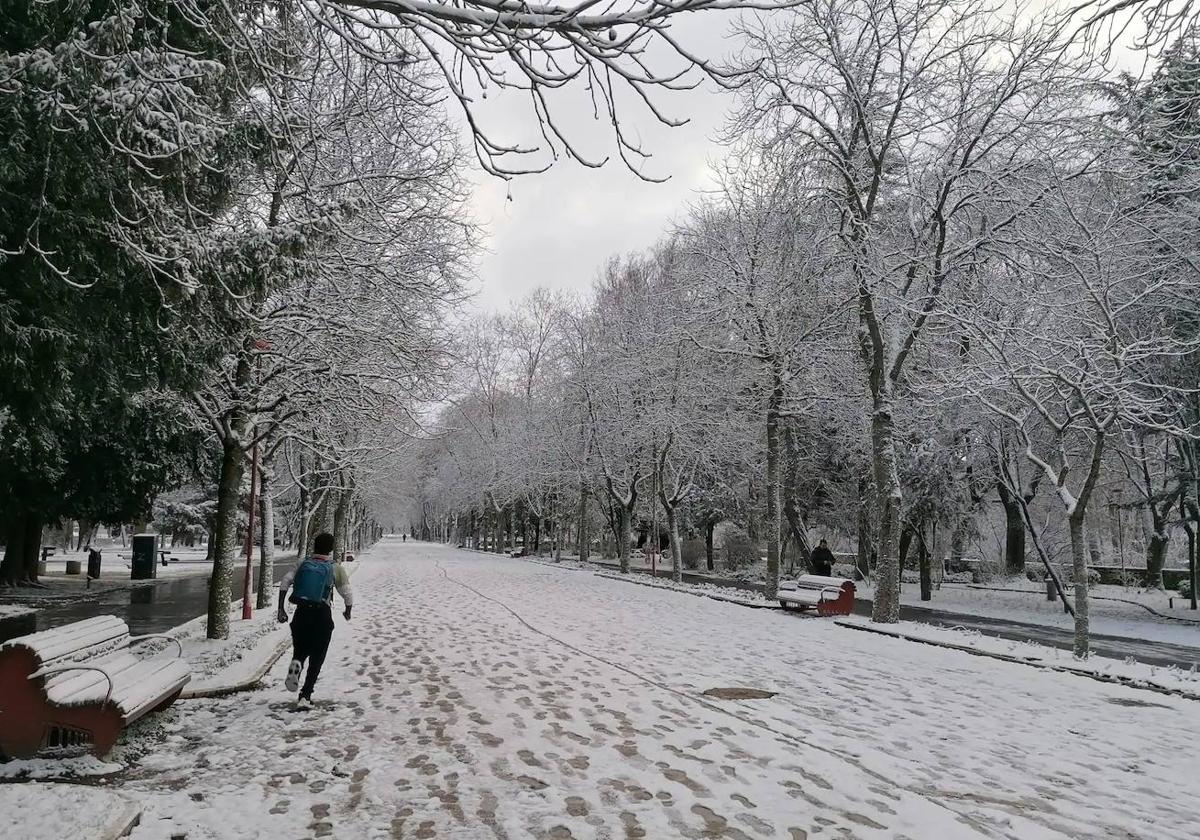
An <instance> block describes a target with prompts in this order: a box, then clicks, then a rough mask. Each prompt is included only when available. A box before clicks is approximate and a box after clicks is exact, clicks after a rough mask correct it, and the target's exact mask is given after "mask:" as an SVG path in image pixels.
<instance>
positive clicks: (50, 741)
mask: <svg viewBox="0 0 1200 840" xmlns="http://www.w3.org/2000/svg"><path fill="white" fill-rule="evenodd" d="M152 638H170V637H166V636H159V635H155V636H136V637H131V636H130V635H129V627H128V626H127V625H126V624H125V622H124V621H121V620H120V619H119V618H116V617H115V616H107V615H106V616H99V617H97V618H89V619H85V620H84V621H77V622H75V623H73V624H66V625H64V626H62V627H56V628H54V629H53V630H43V631H42V632H40V633H31V634H29V635H28V636H20V637H18V638H16V639H10V640H9V641H7V642H5V643H4V644H3V645H0V755H3V756H7V757H9V758H29V757H32V756H34V755H38V754H45V753H50V754H61V753H79V752H87V751H90V752H92V753H94V754H95V755H104V754H105V753H107V752H108V751H109V750H110V749H112V746H113V744H114V743H115V742H116V740H117V736H118V735H120V734H121V730H122V729H124V728H125V727H127V726H129V725H130V724H131V723H133V722H134V721H135V720H138V719H139V718H141V717H144V716H145V715H148V714H150V713H151V712H156V711H159V710H160V709H164V708H166V707H167V706H169V705H171V703H173V702H175V698H177V697H178V696H179V692H180V691H182V690H183V687H184V686H185V685H186V684H187V682H188V680H189V679H191V674H190V672H189V669H188V665H187V663H186V662H185V661H184V660H183V659H182V658H175V657H171V656H153V657H147V658H139V657H137V656H134V655H133V653H132V652H130V645H131V644H134V643H137V642H140V641H144V640H146V639H152ZM171 641H174V642H175V644H176V645H177V646H179V648H180V650H179V653H180V655H181V656H182V653H183V650H182V646H180V645H179V642H178V640H176V639H171Z"/></svg>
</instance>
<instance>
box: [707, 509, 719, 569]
mask: <svg viewBox="0 0 1200 840" xmlns="http://www.w3.org/2000/svg"><path fill="white" fill-rule="evenodd" d="M715 530H717V523H716V521H714V520H713V519H706V520H704V565H705V568H707V569H708V570H709V571H710V572H713V571H716V568H717V565H716V561H715V559H714V558H713V531H715Z"/></svg>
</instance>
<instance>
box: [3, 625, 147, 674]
mask: <svg viewBox="0 0 1200 840" xmlns="http://www.w3.org/2000/svg"><path fill="white" fill-rule="evenodd" d="M128 638H129V627H128V625H126V624H125V622H124V621H122V620H121V619H119V618H117V617H116V616H112V615H102V616H97V617H95V618H86V619H84V620H83V621H76V622H74V623H73V624H65V625H63V626H62V627H55V628H54V629H52V630H42V631H40V632H37V633H30V634H29V635H27V636H18V637H17V638H15V639H9V640H8V641H7V642H5V643H4V644H3V645H0V651H2V650H5V649H6V648H17V647H20V648H24V649H26V650H28V651H29V652H30V653H32V654H33V656H34V658H35V659H36V660H37V661H38V663H39V666H40V667H48V666H51V665H59V664H62V663H65V662H82V661H84V660H86V659H91V658H93V657H96V656H101V655H104V654H106V653H108V652H110V651H114V650H118V649H120V648H123V647H124V646H125V641H126V639H128Z"/></svg>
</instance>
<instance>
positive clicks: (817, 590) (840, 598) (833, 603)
mask: <svg viewBox="0 0 1200 840" xmlns="http://www.w3.org/2000/svg"><path fill="white" fill-rule="evenodd" d="M775 597H776V598H777V599H778V600H779V603H780V605H781V606H782V607H783V608H784V609H785V610H787V609H791V608H792V607H797V608H799V609H800V610H810V609H815V610H816V611H817V615H820V616H827V615H850V613H851V611H852V610H853V609H854V581H852V580H847V579H846V578H836V577H826V576H824V575H801V576H800V577H798V578H796V579H795V580H781V581H780V582H779V589H778V591H777V592H776V594H775Z"/></svg>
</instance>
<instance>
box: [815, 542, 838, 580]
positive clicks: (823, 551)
mask: <svg viewBox="0 0 1200 840" xmlns="http://www.w3.org/2000/svg"><path fill="white" fill-rule="evenodd" d="M809 565H810V566H811V567H812V570H813V574H814V575H826V576H828V575H832V574H833V552H832V551H830V550H829V549H828V548H826V547H825V546H821V545H819V546H817V547H816V548H814V549H813V553H812V556H811V557H810V558H809Z"/></svg>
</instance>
